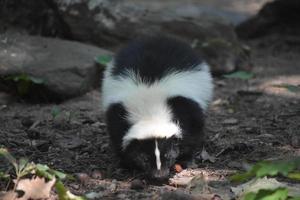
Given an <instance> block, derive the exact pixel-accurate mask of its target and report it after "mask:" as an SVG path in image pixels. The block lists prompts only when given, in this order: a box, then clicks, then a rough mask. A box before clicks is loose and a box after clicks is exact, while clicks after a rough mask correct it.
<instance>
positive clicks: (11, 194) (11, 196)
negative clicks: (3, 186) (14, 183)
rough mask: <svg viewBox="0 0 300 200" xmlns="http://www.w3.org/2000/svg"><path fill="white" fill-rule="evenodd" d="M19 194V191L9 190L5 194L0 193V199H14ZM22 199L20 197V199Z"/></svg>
mask: <svg viewBox="0 0 300 200" xmlns="http://www.w3.org/2000/svg"><path fill="white" fill-rule="evenodd" d="M17 196H18V194H17V193H15V192H13V191H9V192H6V193H4V194H3V195H0V199H1V200H12V199H16V198H17ZM18 200H20V199H18Z"/></svg>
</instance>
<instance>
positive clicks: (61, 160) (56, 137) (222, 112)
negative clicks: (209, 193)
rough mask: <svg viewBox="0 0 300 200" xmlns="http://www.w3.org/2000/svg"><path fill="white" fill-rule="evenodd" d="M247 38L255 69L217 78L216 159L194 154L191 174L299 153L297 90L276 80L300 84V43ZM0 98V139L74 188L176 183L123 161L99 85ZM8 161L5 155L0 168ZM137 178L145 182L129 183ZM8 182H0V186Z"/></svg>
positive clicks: (211, 117)
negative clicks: (51, 98)
mask: <svg viewBox="0 0 300 200" xmlns="http://www.w3.org/2000/svg"><path fill="white" fill-rule="evenodd" d="M249 45H250V46H251V47H252V51H253V73H254V74H255V77H254V78H252V79H250V80H237V79H224V78H220V77H219V78H215V95H214V101H213V102H212V104H211V106H210V109H209V110H208V111H207V128H206V144H205V147H206V150H207V152H208V153H209V154H210V155H211V156H214V157H216V161H215V162H209V161H204V162H202V161H201V159H199V157H197V158H196V161H195V163H194V164H193V165H192V166H191V168H193V169H189V170H187V171H189V172H191V173H185V174H188V175H189V176H194V175H195V174H197V173H200V172H201V173H203V174H204V176H206V178H207V179H208V180H216V181H218V180H219V181H220V180H225V178H226V177H227V176H228V175H229V174H231V173H233V172H234V171H235V170H242V169H243V168H244V166H245V163H254V162H256V161H260V160H263V159H277V158H287V157H290V156H295V155H296V156H300V123H299V122H300V95H299V93H293V92H290V91H288V90H287V89H285V88H279V87H275V86H274V85H278V84H282V83H284V84H286V83H287V84H293V85H300V67H299V63H300V56H299V55H300V54H299V53H300V48H299V47H295V46H291V45H286V43H284V42H283V43H280V42H278V43H274V45H270V43H266V42H264V40H260V41H252V42H251V43H249ZM0 98H1V99H0V104H2V105H0V145H1V146H5V147H7V148H8V149H9V150H10V151H11V153H12V154H13V155H15V156H16V157H18V158H19V157H27V158H29V159H30V160H32V161H34V162H36V163H43V164H47V165H49V166H50V167H53V168H54V169H57V170H62V171H64V172H67V173H69V174H72V175H74V176H75V177H77V179H76V180H75V181H69V182H67V183H66V185H67V186H68V188H69V189H70V190H71V191H72V192H73V193H75V194H80V195H81V194H86V193H89V192H97V193H98V198H101V199H160V198H161V197H162V194H166V192H168V191H173V190H176V189H177V188H178V187H175V186H171V185H169V184H163V185H151V184H149V183H147V181H145V180H143V178H142V176H141V175H140V174H133V173H129V172H128V171H126V170H123V169H121V168H119V167H118V160H117V159H116V158H114V157H113V154H112V152H111V150H110V147H109V141H108V136H107V134H106V132H105V124H104V123H103V120H102V117H101V112H100V101H101V100H100V93H99V90H95V91H92V92H90V93H88V94H86V95H84V96H82V97H79V98H76V99H71V100H69V101H66V102H63V103H61V104H58V105H54V104H40V105H36V104H35V105H32V104H27V103H24V102H21V101H17V100H16V99H14V98H11V97H7V96H6V95H5V94H1V95H0ZM54 110H55V114H54V113H53V111H54ZM54 115H57V116H55V117H54ZM29 127H31V128H29ZM6 167H7V163H6V162H4V160H0V170H2V169H4V168H6ZM6 169H7V168H6ZM185 172H186V171H185ZM183 176H184V174H183ZM135 179H139V180H142V182H141V183H139V187H133V188H132V185H133V183H132V182H134V180H135ZM5 187H6V185H5V183H4V182H0V188H1V189H3V188H5ZM139 188H141V189H139ZM216 193H218V192H216ZM53 198H54V197H53ZM165 199H168V198H165Z"/></svg>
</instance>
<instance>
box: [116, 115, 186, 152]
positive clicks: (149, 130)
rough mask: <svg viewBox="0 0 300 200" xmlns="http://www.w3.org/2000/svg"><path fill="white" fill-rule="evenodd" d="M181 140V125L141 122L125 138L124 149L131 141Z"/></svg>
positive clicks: (151, 121) (154, 121)
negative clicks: (173, 138)
mask: <svg viewBox="0 0 300 200" xmlns="http://www.w3.org/2000/svg"><path fill="white" fill-rule="evenodd" d="M173 136H175V137H177V138H181V137H182V135H181V129H180V127H179V124H176V123H174V122H163V121H162V122H160V121H156V120H149V121H140V122H138V123H136V124H134V125H133V126H132V127H131V128H130V129H129V131H128V132H127V134H126V135H125V136H124V137H123V141H122V148H123V150H124V149H126V147H127V146H128V145H129V144H130V142H131V141H133V140H135V139H137V140H146V139H151V138H153V139H156V138H170V137H173Z"/></svg>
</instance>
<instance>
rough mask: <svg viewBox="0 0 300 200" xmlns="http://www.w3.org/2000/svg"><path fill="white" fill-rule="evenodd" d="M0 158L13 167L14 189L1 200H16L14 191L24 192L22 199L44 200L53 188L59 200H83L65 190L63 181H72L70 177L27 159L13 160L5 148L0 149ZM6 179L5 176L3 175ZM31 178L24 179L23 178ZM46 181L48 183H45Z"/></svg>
mask: <svg viewBox="0 0 300 200" xmlns="http://www.w3.org/2000/svg"><path fill="white" fill-rule="evenodd" d="M0 156H3V157H4V158H6V159H7V160H8V162H9V163H10V164H12V165H13V167H14V173H15V174H14V175H12V177H14V179H13V183H14V187H13V189H12V190H11V191H8V192H7V193H6V194H5V195H4V197H2V198H3V199H15V198H17V194H16V191H19V190H22V191H23V192H24V194H23V198H24V199H33V200H34V199H46V198H48V197H49V195H50V191H51V189H52V187H53V186H54V187H55V189H56V192H57V194H58V197H59V200H84V198H83V197H80V196H75V195H73V194H72V193H70V191H68V190H67V189H66V187H65V186H64V184H63V182H62V181H63V180H65V179H67V178H68V179H72V177H71V176H69V175H67V174H65V173H63V172H60V171H57V170H54V169H51V168H49V167H48V166H47V165H42V164H35V163H33V162H28V160H27V159H25V158H21V159H19V160H17V159H15V158H14V157H13V156H12V155H11V154H10V153H9V152H8V151H7V149H5V148H0ZM5 176H6V177H7V175H5ZM29 176H30V177H32V178H25V177H29ZM46 180H48V181H46Z"/></svg>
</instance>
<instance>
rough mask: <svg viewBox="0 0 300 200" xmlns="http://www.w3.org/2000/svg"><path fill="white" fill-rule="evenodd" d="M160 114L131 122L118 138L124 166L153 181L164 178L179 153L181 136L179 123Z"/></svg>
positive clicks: (166, 176)
mask: <svg viewBox="0 0 300 200" xmlns="http://www.w3.org/2000/svg"><path fill="white" fill-rule="evenodd" d="M161 114H162V113H161ZM161 117H162V115H160V117H158V118H157V117H153V118H151V119H147V120H142V121H139V122H137V123H135V124H134V125H133V126H132V127H131V128H130V129H129V130H128V132H127V134H126V135H125V136H124V137H123V141H122V148H123V153H124V154H123V155H124V158H123V160H124V159H125V160H126V163H127V165H129V166H130V167H132V168H137V169H139V170H141V171H143V172H145V173H146V174H147V176H148V177H149V178H152V179H156V180H163V179H166V178H168V175H169V172H170V168H171V167H172V166H173V165H174V164H175V161H176V158H177V157H178V155H179V143H180V140H181V137H182V135H181V129H180V126H179V124H177V123H175V122H172V121H165V120H163V119H164V118H161Z"/></svg>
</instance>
